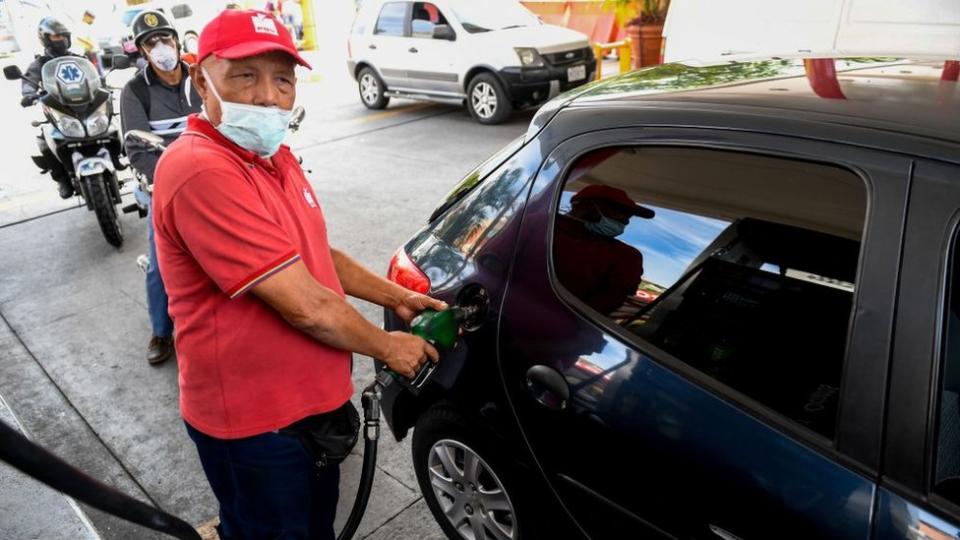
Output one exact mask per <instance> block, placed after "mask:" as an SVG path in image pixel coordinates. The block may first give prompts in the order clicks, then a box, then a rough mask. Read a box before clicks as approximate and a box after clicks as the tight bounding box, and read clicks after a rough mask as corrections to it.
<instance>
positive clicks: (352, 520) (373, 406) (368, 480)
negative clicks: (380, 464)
mask: <svg viewBox="0 0 960 540" xmlns="http://www.w3.org/2000/svg"><path fill="white" fill-rule="evenodd" d="M392 382H393V377H392V376H391V375H390V374H389V373H388V372H387V371H386V370H383V371H381V372H380V373H378V374H377V377H376V378H375V379H374V380H373V382H372V383H370V385H369V386H367V387H366V388H365V389H364V390H363V394H361V395H360V404H361V406H362V407H363V441H364V442H363V468H362V469H361V472H360V485H359V486H358V487H357V498H356V500H355V501H354V502H353V509H351V510H350V517H348V518H347V523H346V524H345V525H344V526H343V530H342V531H340V534H339V536H337V540H350V539H351V538H353V535H354V534H356V532H357V527H359V526H360V521H361V520H362V519H363V514H364V512H366V511H367V503H368V502H370V491H371V489H372V488H373V477H374V476H376V473H377V442H378V441H379V440H380V396H381V393H382V391H383V389H384V388H386V387H387V386H389V385H390V384H391V383H392Z"/></svg>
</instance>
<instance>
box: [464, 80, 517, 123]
mask: <svg viewBox="0 0 960 540" xmlns="http://www.w3.org/2000/svg"><path fill="white" fill-rule="evenodd" d="M467 110H469V111H470V116H472V117H473V119H474V120H476V121H477V122H480V123H481V124H485V125H494V124H500V123H502V122H503V121H504V120H506V119H507V118H509V117H510V115H511V114H513V104H512V103H510V96H508V95H507V91H506V90H504V89H503V85H502V84H500V80H499V79H497V78H496V77H495V76H494V75H493V74H492V73H480V74H479V75H477V76H476V77H474V78H473V79H471V80H470V84H469V85H467Z"/></svg>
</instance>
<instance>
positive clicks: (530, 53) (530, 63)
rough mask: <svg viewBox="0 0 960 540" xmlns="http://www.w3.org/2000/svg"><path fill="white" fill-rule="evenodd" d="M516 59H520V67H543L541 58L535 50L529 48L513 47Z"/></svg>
mask: <svg viewBox="0 0 960 540" xmlns="http://www.w3.org/2000/svg"><path fill="white" fill-rule="evenodd" d="M513 50H515V51H517V57H519V58H520V65H522V66H523V67H541V66H543V57H541V56H540V53H538V52H537V50H536V49H532V48H530V47H515V48H514V49H513Z"/></svg>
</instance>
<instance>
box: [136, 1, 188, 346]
mask: <svg viewBox="0 0 960 540" xmlns="http://www.w3.org/2000/svg"><path fill="white" fill-rule="evenodd" d="M132 28H133V33H134V43H136V45H137V48H138V49H139V50H140V53H141V55H142V57H143V58H145V59H146V60H147V62H148V63H147V65H145V66H144V67H143V69H142V70H141V71H140V72H139V73H138V74H137V75H136V76H135V77H134V78H133V79H131V80H130V82H128V83H127V85H126V86H125V87H124V88H123V91H122V92H121V94H120V121H121V124H122V128H123V133H124V134H126V133H127V132H128V131H130V130H132V129H136V130H142V131H147V132H151V133H153V134H155V135H159V136H161V137H163V140H164V143H165V145H169V144H170V143H172V142H173V141H174V140H175V139H176V138H177V137H178V136H179V135H180V133H182V132H183V130H184V128H185V127H186V125H187V116H189V115H190V114H192V113H195V112H200V107H201V104H202V101H201V99H200V97H199V95H198V94H197V91H196V90H195V89H194V88H193V84H192V83H191V81H190V76H189V74H188V72H187V65H186V64H185V63H183V62H182V61H181V59H180V51H181V47H180V39H179V36H178V34H177V31H176V30H175V29H174V28H173V26H172V25H171V24H170V23H169V22H168V21H167V19H166V17H165V16H164V15H163V13H160V12H158V11H144V12H142V13H140V14H139V15H137V18H136V19H134V21H133V25H132ZM125 144H126V151H127V156H128V157H129V158H130V164H131V165H132V166H133V168H134V169H135V170H136V171H137V172H138V173H139V174H142V175H144V176H146V178H147V183H148V184H149V185H150V186H152V185H153V173H154V170H155V169H156V167H157V161H158V160H159V159H160V156H159V154H158V153H157V152H155V151H153V150H150V149H148V148H144V147H142V146H140V145H139V144H138V143H136V142H133V141H127V142H126V143H125ZM148 191H149V189H148ZM137 195H138V199H140V200H144V199H146V200H145V202H146V203H147V208H148V216H147V243H148V246H149V258H150V264H149V267H148V268H147V272H146V274H147V277H146V282H147V284H146V285H147V308H148V311H149V313H150V325H151V327H152V331H153V332H152V335H151V337H150V341H149V343H148V344H147V362H149V363H150V364H159V363H161V362H164V361H165V360H167V359H168V358H170V357H171V356H172V355H173V351H174V348H173V321H172V320H171V319H170V315H169V314H168V313H167V293H166V290H165V289H164V286H163V279H162V278H161V277H160V269H159V268H158V266H157V250H156V246H155V244H154V236H153V219H152V216H151V215H149V214H150V213H152V206H153V205H152V200H151V199H152V197H151V193H143V192H139V193H138V194H137Z"/></svg>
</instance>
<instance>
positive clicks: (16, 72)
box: [3, 66, 23, 81]
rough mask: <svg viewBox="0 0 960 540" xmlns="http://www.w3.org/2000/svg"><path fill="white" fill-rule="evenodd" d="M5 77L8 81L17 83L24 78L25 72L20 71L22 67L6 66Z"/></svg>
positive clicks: (4, 69)
mask: <svg viewBox="0 0 960 540" xmlns="http://www.w3.org/2000/svg"><path fill="white" fill-rule="evenodd" d="M3 76H4V78H6V79H7V80H8V81H16V80H19V79H22V78H23V72H21V71H20V66H6V67H4V68H3Z"/></svg>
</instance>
